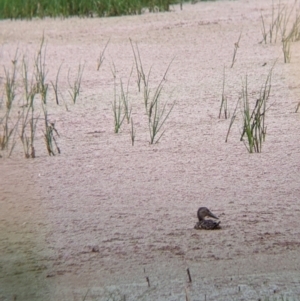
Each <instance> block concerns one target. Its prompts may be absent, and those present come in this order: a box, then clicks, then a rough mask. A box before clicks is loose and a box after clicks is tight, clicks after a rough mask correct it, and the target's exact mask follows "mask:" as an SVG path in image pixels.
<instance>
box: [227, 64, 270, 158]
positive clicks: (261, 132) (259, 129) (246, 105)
mask: <svg viewBox="0 0 300 301" xmlns="http://www.w3.org/2000/svg"><path fill="white" fill-rule="evenodd" d="M274 65H275V64H274ZM274 65H273V67H272V68H271V70H270V71H269V74H268V76H267V79H266V81H265V82H264V84H262V87H261V89H260V92H259V97H258V98H257V99H256V101H255V104H254V106H253V108H252V109H251V103H250V99H249V95H251V94H252V93H249V92H248V81H247V76H246V78H245V81H244V82H243V83H242V91H241V97H240V98H239V99H238V102H237V105H236V108H235V111H234V113H233V116H232V118H231V122H230V125H229V129H228V132H227V136H226V140H225V141H226V142H227V139H228V135H229V132H230V129H231V127H232V125H233V123H234V121H235V119H236V116H237V108H238V107H239V106H240V109H241V110H240V112H241V117H242V122H243V127H242V133H241V137H240V140H241V141H243V143H244V145H245V147H246V148H247V150H248V152H249V153H254V152H255V153H260V152H261V150H262V144H263V142H264V141H265V136H266V133H267V126H266V123H265V119H266V112H267V110H268V108H267V101H268V99H269V96H270V92H271V87H272V85H271V79H272V72H273V68H274ZM244 137H246V139H244Z"/></svg>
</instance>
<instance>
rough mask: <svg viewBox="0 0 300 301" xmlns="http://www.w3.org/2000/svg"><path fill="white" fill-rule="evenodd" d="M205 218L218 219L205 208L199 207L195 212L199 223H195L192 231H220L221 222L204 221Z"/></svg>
mask: <svg viewBox="0 0 300 301" xmlns="http://www.w3.org/2000/svg"><path fill="white" fill-rule="evenodd" d="M206 216H209V217H212V218H215V219H219V218H218V217H217V216H216V215H214V214H213V213H212V212H211V211H210V210H209V209H208V208H206V207H200V208H199V209H198V212H197V217H198V219H199V222H197V223H196V225H195V227H194V229H197V230H201V229H202V230H217V229H221V226H220V223H221V222H215V221H213V220H211V219H205V217H206Z"/></svg>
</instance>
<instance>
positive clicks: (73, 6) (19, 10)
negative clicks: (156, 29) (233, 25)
mask: <svg viewBox="0 0 300 301" xmlns="http://www.w3.org/2000/svg"><path fill="white" fill-rule="evenodd" d="M173 3H174V0H173V2H172V0H110V1H90V0H72V1H71V0H50V1H49V0H29V1H23V0H2V1H0V19H32V18H35V17H39V18H45V17H62V18H66V17H70V16H80V17H89V16H94V15H95V16H99V17H111V16H120V15H136V14H141V13H142V10H143V9H145V8H146V9H148V10H149V11H150V12H156V11H169V6H170V4H173Z"/></svg>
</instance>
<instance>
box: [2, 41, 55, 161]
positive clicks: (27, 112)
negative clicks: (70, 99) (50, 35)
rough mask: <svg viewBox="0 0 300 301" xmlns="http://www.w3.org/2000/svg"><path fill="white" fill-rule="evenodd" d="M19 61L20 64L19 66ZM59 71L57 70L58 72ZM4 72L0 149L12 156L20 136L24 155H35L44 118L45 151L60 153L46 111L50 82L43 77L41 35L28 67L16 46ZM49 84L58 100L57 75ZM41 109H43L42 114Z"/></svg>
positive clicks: (43, 65) (43, 51)
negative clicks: (37, 135) (38, 132)
mask: <svg viewBox="0 0 300 301" xmlns="http://www.w3.org/2000/svg"><path fill="white" fill-rule="evenodd" d="M19 65H20V68H18V66H19ZM30 69H31V70H30ZM19 70H21V76H20V79H18V77H17V73H18V71H19ZM59 71H60V69H59ZM59 71H58V73H57V74H59ZM4 73H5V81H4V90H5V93H4V96H5V97H4V100H5V107H4V111H2V112H1V111H0V150H2V151H3V150H6V151H7V154H8V157H9V156H11V154H12V151H13V149H14V147H15V145H16V143H17V139H16V137H18V136H19V139H20V141H21V143H22V146H23V151H24V156H25V158H35V157H36V149H35V138H36V132H37V129H38V123H39V120H44V124H45V132H44V137H45V145H46V148H47V151H48V154H49V155H54V154H55V153H60V150H59V148H58V146H57V141H56V138H57V137H58V136H59V135H58V132H57V130H56V128H55V126H54V123H53V122H51V121H50V120H49V116H48V114H47V94H48V86H49V85H48V83H47V81H46V75H47V70H46V47H45V46H44V35H43V37H42V39H41V43H40V46H39V49H38V51H37V54H36V55H35V57H34V60H33V65H32V67H31V68H30V66H29V63H28V60H27V58H26V56H25V55H24V56H23V57H22V59H21V64H19V55H18V50H17V51H16V53H15V57H14V59H13V60H12V68H11V69H9V70H7V69H6V68H4ZM52 86H53V87H55V89H54V90H55V98H56V103H57V104H58V75H57V80H56V83H55V84H54V83H52ZM21 88H22V89H21ZM22 91H23V92H22ZM16 98H17V99H18V101H17V102H16V101H15V99H16ZM20 102H21V106H20ZM41 110H42V111H43V112H44V115H43V117H41Z"/></svg>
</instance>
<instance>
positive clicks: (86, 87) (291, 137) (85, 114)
mask: <svg viewBox="0 0 300 301" xmlns="http://www.w3.org/2000/svg"><path fill="white" fill-rule="evenodd" d="M281 3H282V4H285V3H286V4H287V5H292V4H293V3H294V1H285V2H283V1H281ZM295 11H296V10H295ZM261 15H263V17H264V20H265V23H266V24H270V22H271V20H272V1H263V2H262V1H258V0H257V1H256V0H255V1H244V0H241V1H217V2H199V3H196V4H194V5H192V4H189V3H187V4H184V6H183V10H182V11H181V10H180V7H179V6H173V7H171V11H170V12H165V13H159V14H148V13H146V14H142V15H138V16H124V17H114V18H85V19H81V18H77V17H72V18H69V19H64V20H60V19H48V18H46V19H43V20H39V19H33V20H32V21H20V20H15V21H8V20H4V21H1V23H0V27H1V35H0V39H1V52H0V62H1V65H2V66H5V68H6V70H9V71H10V72H11V70H12V69H11V68H12V62H11V61H13V60H14V57H15V53H16V49H18V55H19V56H18V66H17V77H18V82H19V83H20V84H18V86H17V90H16V95H17V96H16V100H15V104H16V107H15V111H14V115H12V116H14V117H15V118H17V116H18V111H20V112H22V105H23V101H24V98H23V97H22V96H21V95H24V90H23V86H22V84H21V83H22V68H21V66H22V64H21V63H22V58H23V55H25V57H26V59H27V62H28V68H29V73H28V74H30V75H31V74H33V71H34V58H36V56H37V54H38V49H39V47H40V45H41V39H42V36H43V35H44V47H45V63H44V64H42V66H44V67H45V71H46V80H45V83H47V84H48V85H49V86H48V91H47V102H46V108H47V120H48V121H49V123H48V126H49V125H51V124H54V125H55V129H56V130H57V132H58V134H59V136H57V137H56V136H55V137H56V141H57V145H58V147H59V150H60V154H58V152H57V149H56V148H55V147H54V152H55V156H49V155H48V150H47V147H46V145H45V136H44V135H45V133H46V128H45V114H44V111H43V106H42V104H41V103H42V96H41V94H37V96H36V98H35V101H36V103H37V104H36V107H35V110H34V114H37V115H34V116H38V117H37V118H36V119H35V120H37V124H36V132H35V133H36V134H35V139H34V143H35V144H34V149H35V158H28V159H26V158H25V154H24V147H23V144H22V142H21V140H20V137H19V136H20V129H21V128H20V127H18V130H17V132H16V135H15V139H16V145H15V147H14V149H13V151H12V153H11V156H10V157H8V151H7V150H4V151H1V155H2V158H1V159H0V160H1V161H0V164H1V185H0V206H1V210H0V220H1V223H0V227H1V228H0V241H1V243H0V252H1V259H0V260H1V267H0V284H1V285H0V300H14V299H16V300H84V299H85V300H124V298H125V299H126V300H185V298H189V300H222V301H223V300H258V299H259V298H260V299H261V300H264V299H266V300H276V298H281V297H283V298H285V299H288V300H294V299H295V300H298V299H299V295H300V291H299V280H300V279H299V278H300V274H299V267H300V256H299V248H300V240H299V237H300V233H299V231H300V230H299V229H300V227H299V226H300V221H299V218H298V216H299V211H300V204H299V196H300V186H299V174H300V167H299V162H300V154H299V141H300V139H299V138H300V132H299V122H300V117H299V116H300V115H299V113H295V110H296V107H297V104H298V103H299V101H300V71H299V70H300V68H299V64H300V51H299V50H300V49H299V47H300V44H299V41H293V42H292V43H291V45H290V51H291V52H290V54H291V57H290V62H289V63H285V62H284V53H283V51H282V43H281V41H280V38H279V37H280V33H278V40H277V41H276V43H275V42H274V41H273V42H272V43H269V41H267V43H264V41H263V34H262V32H263V31H262V28H261V26H262V19H261ZM241 32H242V35H241V39H240V41H239V43H238V44H239V48H238V49H237V53H236V57H235V62H234V64H233V67H232V68H230V67H231V65H232V60H233V54H234V49H235V43H236V42H237V41H238V38H239V36H240V33H241ZM129 39H131V40H132V42H133V45H136V43H137V45H138V50H139V53H140V57H141V61H142V66H143V69H144V71H145V74H146V75H148V74H149V70H150V69H151V73H150V76H149V86H148V87H149V89H150V100H151V99H152V96H153V95H154V93H155V91H156V89H157V87H158V86H159V84H160V83H161V81H162V79H163V89H162V91H161V94H160V98H159V100H160V101H161V102H160V103H161V104H162V107H160V108H163V105H164V104H165V103H166V104H167V105H166V111H165V114H166V113H167V112H169V109H170V108H171V106H172V104H174V103H175V105H174V107H173V108H172V110H171V112H170V114H169V116H168V118H167V119H166V121H165V123H164V124H163V127H162V129H161V131H162V132H163V131H164V130H165V132H164V134H163V136H162V137H161V139H160V140H159V143H156V144H155V143H154V144H150V143H149V142H150V139H151V138H150V132H149V115H148V114H147V110H145V102H144V100H145V98H144V91H143V86H142V88H141V91H140V92H139V89H138V84H137V79H138V77H137V71H136V65H135V60H134V55H133V50H132V45H131V43H130V40H129ZM108 41H109V43H108V44H107V42H108ZM260 42H262V43H260ZM106 44H107V47H106V49H105V45H106ZM104 49H105V52H104V57H103V58H104V60H103V62H102V64H101V67H100V68H99V70H97V69H98V68H97V67H98V63H99V59H101V53H102V52H103V50H104ZM135 49H136V48H135ZM276 60H277V61H276ZM171 61H172V63H171V65H170V68H169V69H168V72H167V74H166V76H165V77H164V75H165V73H166V70H167V68H168V66H169V64H170V62H171ZM275 61H276V64H275V65H274V62H275ZM273 65H274V67H273V70H272V79H271V85H272V87H271V92H270V95H269V98H268V100H267V106H268V110H267V113H266V119H265V125H266V127H267V128H266V136H265V141H264V142H263V144H262V151H261V152H260V153H252V154H250V153H249V152H248V151H247V148H246V147H245V145H244V143H243V142H242V141H240V136H241V132H242V130H243V123H242V122H243V116H242V114H241V109H240V107H241V106H240V107H239V108H238V110H237V116H236V119H235V122H234V124H233V126H232V127H231V131H230V135H229V138H228V142H227V143H225V138H226V134H227V131H228V128H229V125H230V121H231V117H232V116H233V113H234V110H235V107H236V103H237V100H238V98H239V97H240V95H241V91H242V87H243V82H245V81H244V79H245V76H246V75H247V88H248V95H249V105H250V106H251V108H252V107H253V106H254V105H255V101H256V100H257V98H258V97H259V95H260V92H261V87H262V85H263V84H265V82H266V78H267V76H268V74H269V72H270V70H271V68H272V66H273ZM60 66H61V69H60V72H59V80H58V92H59V94H58V96H59V104H58V105H57V103H56V99H55V93H54V92H55V91H54V88H53V86H52V85H51V82H53V83H54V84H55V81H56V78H57V74H58V70H59V68H60ZM79 66H82V68H83V72H82V78H81V81H80V83H81V86H80V93H79V95H78V98H77V99H76V101H75V102H74V101H73V98H72V96H71V95H72V93H71V94H70V92H72V88H71V87H74V83H75V82H76V79H77V78H78V77H77V76H78V70H79ZM224 66H225V72H226V80H225V86H224V93H223V89H222V85H223V79H224V76H223V72H224ZM10 74H12V73H10ZM130 74H131V77H130ZM129 78H130V81H129V84H128V80H129ZM5 81H6V77H5V70H4V68H3V67H1V99H2V103H1V109H0V110H1V111H0V112H1V114H2V113H3V112H4V110H5V107H6V101H5V99H6V98H5V97H6V96H5V95H6V94H5V90H4V84H5ZM121 81H122V84H123V88H124V91H125V94H126V91H127V86H128V94H127V96H128V100H129V104H130V106H131V108H132V109H131V116H130V118H132V120H133V126H134V134H135V139H134V145H132V127H131V123H130V122H129V123H127V119H126V118H125V119H124V121H123V123H122V125H121V127H120V131H119V133H115V119H114V112H113V104H114V99H116V101H117V102H116V104H117V105H118V100H119V99H122V92H121V91H122V90H121V84H120V83H121ZM70 86H71V87H70ZM222 94H224V95H225V94H226V98H227V106H228V114H229V118H227V119H225V118H224V115H223V114H222V116H221V118H218V116H219V111H220V103H221V100H222ZM73 95H74V94H73ZM2 116H3V115H1V117H2ZM164 116H165V115H164ZM10 124H11V123H10ZM20 125H21V122H20V123H19V126H20ZM29 128H30V126H29V124H28V128H27V129H29ZM1 130H2V129H1ZM2 133H3V132H1V135H2ZM28 133H29V132H28ZM160 133H161V132H160ZM28 135H29V134H28ZM28 137H29V136H28ZM11 141H13V140H11ZM244 141H245V140H244ZM53 146H55V145H53ZM29 154H31V153H30V152H29ZM200 206H207V207H208V208H209V209H211V210H212V212H214V214H216V215H217V216H218V217H219V218H220V220H221V222H222V224H221V225H222V229H221V230H218V231H197V230H194V229H193V227H194V225H195V222H196V221H197V218H196V213H197V209H198V208H199V207H200ZM187 268H189V271H190V273H191V277H192V282H191V283H189V282H188V275H187ZM147 278H148V280H149V282H147ZM149 285H150V286H149ZM124 296H125V297H124Z"/></svg>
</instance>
